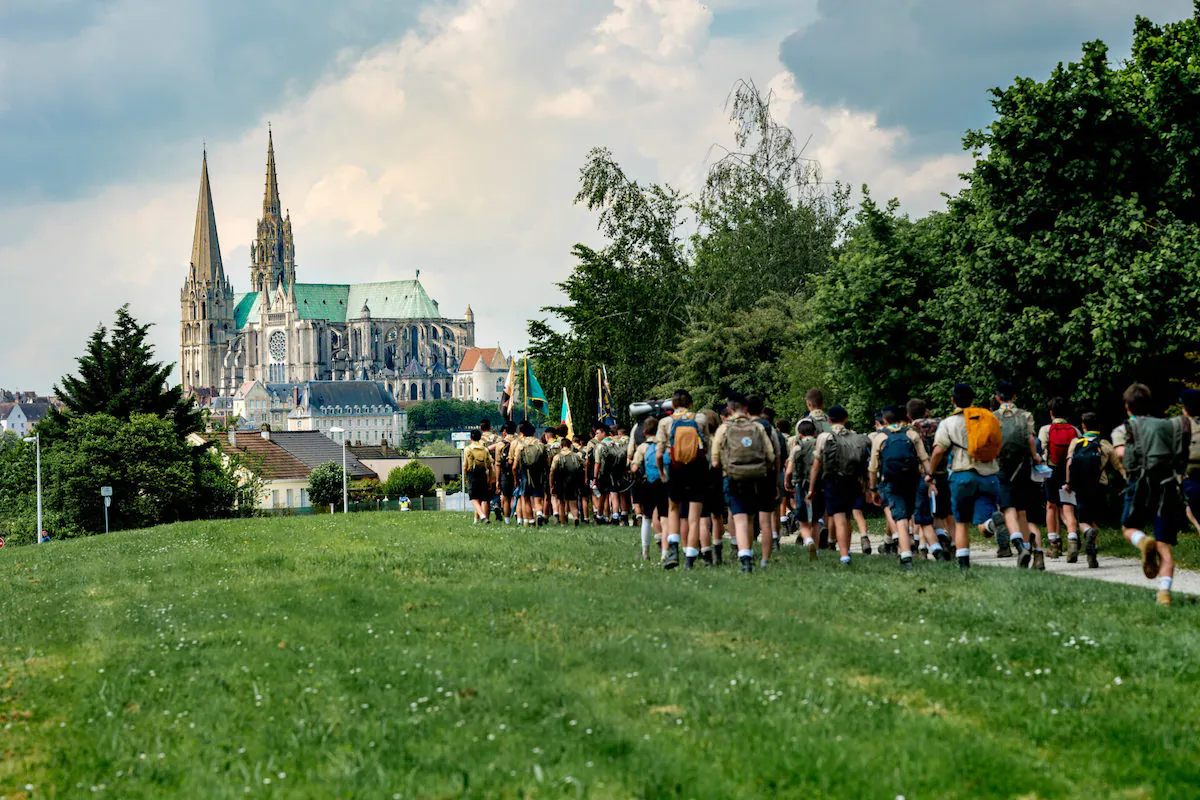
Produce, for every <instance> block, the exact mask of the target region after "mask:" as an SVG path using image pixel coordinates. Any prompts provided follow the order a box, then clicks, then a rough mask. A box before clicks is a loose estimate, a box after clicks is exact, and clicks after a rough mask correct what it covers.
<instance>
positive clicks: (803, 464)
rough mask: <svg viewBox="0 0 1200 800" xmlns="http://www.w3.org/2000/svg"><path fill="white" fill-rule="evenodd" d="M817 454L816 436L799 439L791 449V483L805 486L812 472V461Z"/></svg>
mask: <svg viewBox="0 0 1200 800" xmlns="http://www.w3.org/2000/svg"><path fill="white" fill-rule="evenodd" d="M816 455H817V440H816V438H808V439H799V440H797V441H796V447H795V449H794V450H792V483H794V484H796V485H797V486H807V485H808V478H809V476H810V475H811V474H812V465H813V461H815V460H816Z"/></svg>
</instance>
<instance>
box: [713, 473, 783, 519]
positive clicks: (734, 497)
mask: <svg viewBox="0 0 1200 800" xmlns="http://www.w3.org/2000/svg"><path fill="white" fill-rule="evenodd" d="M763 489H764V482H763V480H762V479H761V478H757V479H750V480H744V481H738V480H734V479H733V478H726V479H725V502H726V504H727V505H728V506H729V513H730V514H733V515H734V516H737V515H738V514H750V515H754V514H757V513H758V512H760V511H770V510H771V509H772V508H773V505H772V503H771V499H770V497H769V496H767V495H766V494H765V492H764V491H763Z"/></svg>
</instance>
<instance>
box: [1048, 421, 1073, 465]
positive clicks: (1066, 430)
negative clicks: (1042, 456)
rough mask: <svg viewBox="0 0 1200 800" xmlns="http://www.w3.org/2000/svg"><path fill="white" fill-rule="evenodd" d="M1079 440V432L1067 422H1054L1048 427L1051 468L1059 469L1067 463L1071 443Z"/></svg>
mask: <svg viewBox="0 0 1200 800" xmlns="http://www.w3.org/2000/svg"><path fill="white" fill-rule="evenodd" d="M1077 438H1079V432H1078V431H1077V430H1075V426H1074V425H1072V424H1070V423H1069V422H1055V423H1052V424H1051V425H1050V452H1049V453H1048V454H1047V455H1048V456H1049V457H1050V464H1051V466H1055V467H1059V466H1062V465H1064V464H1066V463H1067V453H1068V452H1069V451H1070V450H1071V442H1073V441H1075V440H1076V439H1077Z"/></svg>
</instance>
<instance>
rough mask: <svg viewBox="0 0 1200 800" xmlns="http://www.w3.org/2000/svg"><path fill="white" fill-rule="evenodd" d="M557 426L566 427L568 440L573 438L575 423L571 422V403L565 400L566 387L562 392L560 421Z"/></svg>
mask: <svg viewBox="0 0 1200 800" xmlns="http://www.w3.org/2000/svg"><path fill="white" fill-rule="evenodd" d="M559 424H560V425H566V426H567V438H568V439H574V438H575V423H574V422H572V421H571V402H570V401H569V400H567V387H565V386H564V387H563V390H562V419H561V420H560V421H559Z"/></svg>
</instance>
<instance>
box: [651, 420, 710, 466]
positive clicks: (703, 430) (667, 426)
mask: <svg viewBox="0 0 1200 800" xmlns="http://www.w3.org/2000/svg"><path fill="white" fill-rule="evenodd" d="M680 418H683V419H694V420H696V427H697V428H699V429H700V435H701V436H702V437H703V438H704V441H705V442H706V443H707V442H709V441H711V439H712V429H711V428H709V425H708V415H707V414H696V413H693V412H691V411H685V410H683V409H680V410H679V411H676V412H675V413H674V414H672V415H671V416H669V417H667V418H666V419H660V420H659V421H658V433H657V434H656V435H655V437H654V442H655V443H656V444H657V445H658V448H657V451H656V455H657V457H660V458H661V457H665V456H666V454H667V450H668V449H669V448H670V446H671V428H672V427H674V425H675V420H677V419H680ZM710 449H711V448H710Z"/></svg>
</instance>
